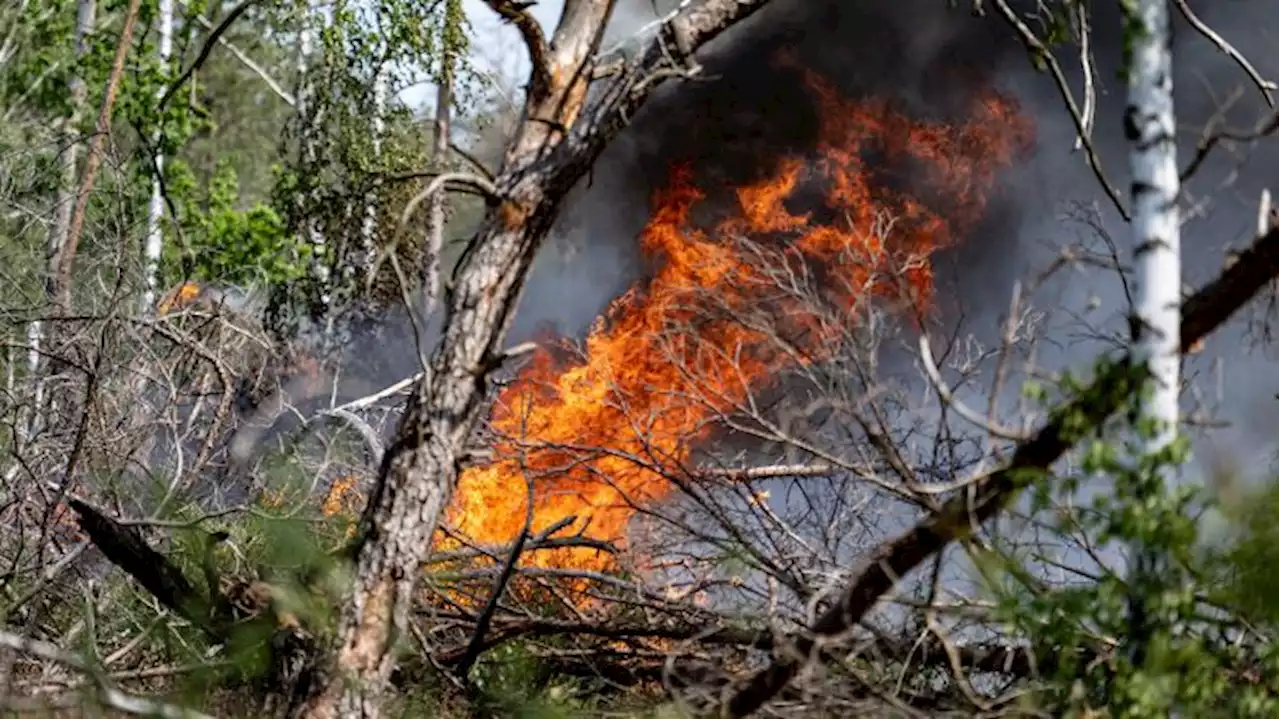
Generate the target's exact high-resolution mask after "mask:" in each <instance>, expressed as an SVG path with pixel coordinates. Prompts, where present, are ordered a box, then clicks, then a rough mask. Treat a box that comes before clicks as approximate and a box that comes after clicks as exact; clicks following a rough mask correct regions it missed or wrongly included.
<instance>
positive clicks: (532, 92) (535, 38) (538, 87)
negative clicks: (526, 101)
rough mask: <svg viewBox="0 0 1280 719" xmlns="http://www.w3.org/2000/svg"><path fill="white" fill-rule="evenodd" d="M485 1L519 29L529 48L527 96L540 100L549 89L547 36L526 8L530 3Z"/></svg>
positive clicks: (549, 64)
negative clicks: (529, 67)
mask: <svg viewBox="0 0 1280 719" xmlns="http://www.w3.org/2000/svg"><path fill="white" fill-rule="evenodd" d="M485 3H486V4H487V5H488V6H489V7H490V8H491V9H492V10H493V11H494V12H495V13H497V14H498V16H499V17H501V18H502V19H503V20H504V21H506V22H509V23H511V24H512V25H514V26H515V28H516V29H517V30H519V31H520V38H521V39H522V40H524V46H525V47H526V48H527V49H528V50H529V65H530V66H531V69H530V71H529V87H528V93H529V97H530V98H531V99H532V100H534V101H535V102H536V101H539V100H541V99H542V98H544V97H545V96H546V94H547V93H548V92H549V91H550V89H551V61H550V58H549V55H550V49H549V48H548V47H547V38H546V37H545V36H544V35H543V34H542V27H541V26H540V25H538V21H537V20H535V19H534V18H533V15H531V14H529V10H528V9H527V8H528V6H529V5H530V4H532V3H521V2H515V0H485Z"/></svg>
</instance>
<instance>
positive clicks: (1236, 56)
mask: <svg viewBox="0 0 1280 719" xmlns="http://www.w3.org/2000/svg"><path fill="white" fill-rule="evenodd" d="M1173 4H1174V6H1176V7H1177V8H1178V12H1180V13H1182V17H1184V18H1186V20H1187V22H1188V23H1190V25H1191V27H1193V28H1195V29H1196V32H1198V33H1200V34H1201V35H1203V36H1204V37H1205V39H1206V40H1208V41H1209V42H1211V43H1213V44H1214V45H1216V46H1217V48H1218V49H1219V50H1221V51H1222V52H1224V53H1226V55H1227V57H1229V58H1231V59H1232V60H1234V61H1235V63H1236V64H1237V65H1239V66H1240V69H1241V70H1244V74H1246V75H1248V76H1249V79H1250V80H1252V81H1253V84H1254V86H1255V87H1257V88H1258V92H1260V93H1262V99H1263V100H1266V102H1267V106H1268V107H1275V106H1276V99H1275V97H1274V96H1273V95H1272V93H1273V92H1275V90H1276V83H1275V82H1274V81H1269V80H1265V79H1263V77H1262V74H1261V73H1259V72H1258V71H1257V70H1256V69H1255V68H1254V67H1253V65H1252V64H1251V63H1250V62H1249V60H1248V58H1246V57H1245V56H1244V55H1243V54H1241V53H1240V51H1239V50H1237V49H1236V48H1235V46H1234V45H1232V44H1231V43H1229V42H1227V41H1226V40H1224V39H1223V38H1222V36H1221V35H1219V34H1218V33H1216V32H1214V30H1213V28H1211V27H1209V26H1208V25H1206V24H1205V22H1204V21H1203V20H1201V19H1200V18H1199V17H1198V16H1197V15H1196V14H1195V12H1193V11H1192V10H1191V6H1190V5H1188V4H1187V0H1173Z"/></svg>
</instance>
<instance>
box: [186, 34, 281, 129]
mask: <svg viewBox="0 0 1280 719" xmlns="http://www.w3.org/2000/svg"><path fill="white" fill-rule="evenodd" d="M196 22H198V23H200V25H202V26H203V27H204V28H205V29H206V30H215V31H216V30H217V28H216V27H214V24H213V23H212V22H209V18H207V17H205V16H204V15H199V14H198V15H196ZM211 37H214V39H215V40H217V42H218V44H219V45H221V46H223V47H225V48H226V49H227V51H228V52H230V53H231V54H232V55H233V56H235V58H236V59H237V60H239V61H240V63H241V64H242V65H244V66H245V67H247V68H249V70H250V71H252V72H253V73H254V74H255V75H257V76H258V77H259V78H261V79H262V81H263V82H264V83H266V85H267V87H268V88H270V89H271V91H272V92H274V93H275V94H276V95H277V96H278V97H279V98H280V99H281V100H284V102H285V104H286V105H288V106H289V107H296V106H297V104H298V101H297V99H296V98H294V96H293V93H291V92H289V91H288V90H286V89H284V87H283V86H282V85H281V84H280V83H278V82H276V79H275V78H273V77H271V75H269V74H268V73H267V70H266V68H264V67H262V66H261V65H259V64H258V63H256V62H254V60H253V58H251V57H249V56H248V55H247V54H246V53H245V51H244V50H241V49H240V48H238V47H236V46H235V45H232V44H231V42H230V41H229V40H227V39H225V38H223V37H222V35H221V34H218V35H217V36H216V37H215V36H212V35H211Z"/></svg>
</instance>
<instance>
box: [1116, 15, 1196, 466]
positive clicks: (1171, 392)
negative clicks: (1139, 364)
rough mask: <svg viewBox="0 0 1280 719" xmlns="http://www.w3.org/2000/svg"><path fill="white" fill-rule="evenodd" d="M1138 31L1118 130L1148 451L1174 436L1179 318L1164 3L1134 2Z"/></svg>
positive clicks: (1175, 188) (1168, 49) (1175, 180)
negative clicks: (1129, 213)
mask: <svg viewBox="0 0 1280 719" xmlns="http://www.w3.org/2000/svg"><path fill="white" fill-rule="evenodd" d="M1135 18H1136V19H1137V20H1139V21H1140V24H1141V28H1142V30H1141V32H1139V33H1136V37H1135V38H1134V39H1133V41H1132V47H1133V57H1132V60H1131V65H1130V68H1129V106H1128V108H1127V110H1126V117H1125V130H1126V134H1127V136H1128V139H1129V141H1130V143H1131V147H1130V153H1129V164H1130V169H1131V171H1132V173H1133V196H1132V202H1133V241H1134V259H1135V266H1136V268H1137V273H1138V291H1137V306H1136V307H1135V314H1136V322H1135V329H1136V337H1135V349H1136V351H1137V353H1138V356H1139V358H1141V360H1142V361H1144V362H1146V363H1147V366H1148V367H1149V368H1150V371H1151V375H1152V377H1153V379H1154V383H1155V387H1154V388H1153V390H1154V391H1153V392H1152V393H1151V394H1150V396H1149V400H1148V401H1147V402H1146V403H1145V404H1144V407H1143V413H1144V415H1145V416H1147V417H1149V418H1152V419H1155V420H1157V421H1158V422H1159V423H1160V424H1161V428H1160V431H1159V432H1158V433H1157V434H1156V436H1155V437H1154V438H1153V439H1152V441H1151V443H1150V446H1149V449H1152V450H1157V449H1159V448H1161V447H1164V446H1166V445H1167V444H1168V443H1169V441H1170V440H1171V439H1172V438H1173V436H1174V434H1175V432H1176V430H1177V421H1178V388H1179V387H1178V367H1179V354H1178V344H1179V336H1178V331H1179V320H1180V318H1181V312H1180V307H1181V303H1182V267H1181V261H1180V257H1179V252H1180V247H1179V241H1180V240H1179V235H1180V231H1179V219H1178V205H1177V202H1178V185H1179V181H1178V164H1177V146H1176V143H1175V135H1174V133H1175V129H1176V126H1175V124H1174V112H1173V53H1172V51H1171V47H1170V34H1169V12H1168V7H1167V6H1166V4H1165V0H1140V1H1139V2H1137V3H1136V7H1135Z"/></svg>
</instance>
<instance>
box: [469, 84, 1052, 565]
mask: <svg viewBox="0 0 1280 719" xmlns="http://www.w3.org/2000/svg"><path fill="white" fill-rule="evenodd" d="M799 71H800V72H803V73H805V82H806V85H807V87H808V89H809V91H810V93H811V96H812V97H813V99H814V102H815V103H816V105H817V107H818V109H819V113H820V121H821V129H820V136H819V137H820V139H819V142H818V146H817V147H815V148H814V151H815V155H814V157H816V159H814V157H810V158H801V157H791V158H785V159H783V160H781V161H780V162H779V163H778V166H777V169H776V172H774V173H773V174H772V175H771V176H770V177H768V178H767V179H766V180H763V181H759V182H755V183H753V184H750V185H749V186H745V187H741V188H738V189H736V191H735V195H736V200H735V202H733V203H732V204H733V205H735V207H734V211H733V212H731V213H729V216H727V217H723V218H722V219H720V220H718V221H716V222H714V223H711V224H710V226H709V227H707V226H705V225H706V224H707V223H701V224H702V225H704V226H699V224H700V223H696V222H695V221H694V219H693V213H694V212H695V211H697V210H700V209H703V207H702V205H703V204H705V203H706V202H707V201H708V200H707V198H706V195H705V193H704V192H703V191H701V190H700V189H699V188H697V187H695V186H694V184H693V181H692V178H691V173H690V172H689V170H688V168H685V167H677V168H675V169H674V170H673V171H672V173H671V181H670V185H669V187H667V188H666V189H664V190H663V191H661V192H659V193H657V194H656V196H655V197H654V199H653V208H652V214H651V219H650V221H649V222H648V224H647V226H646V227H645V228H644V230H643V233H642V235H641V238H640V242H641V246H642V249H643V252H644V253H645V254H646V255H647V256H649V257H651V258H652V259H654V260H655V261H656V263H657V268H656V270H655V272H654V274H653V276H652V277H651V279H650V280H649V281H648V282H647V283H646V284H645V285H644V286H639V287H635V288H633V289H632V290H631V291H630V292H629V293H627V294H626V295H624V296H622V297H620V298H618V299H617V300H615V301H614V302H613V304H612V305H611V306H610V308H609V309H608V311H607V312H606V314H605V315H604V316H603V317H601V318H600V319H599V320H598V321H597V323H596V324H595V326H594V327H593V328H592V330H591V332H590V334H589V336H588V337H587V338H586V340H585V343H584V347H583V350H582V353H581V355H580V356H579V357H577V358H576V359H572V360H566V359H564V358H563V357H561V356H559V355H560V354H563V353H558V352H557V351H556V350H555V348H554V347H552V348H547V347H544V348H543V349H542V350H540V351H539V352H538V354H537V355H536V356H535V358H534V360H533V362H531V364H530V365H529V366H528V367H526V368H524V370H523V371H522V372H521V373H520V374H519V376H518V377H517V378H516V379H515V381H514V382H512V383H511V384H509V385H508V386H506V387H505V388H504V389H503V391H502V392H501V395H500V398H499V402H498V405H497V408H496V409H495V411H494V414H493V416H492V417H491V426H492V427H493V428H494V429H495V430H497V431H498V432H499V434H501V435H502V436H503V437H504V439H503V440H502V441H503V444H502V446H500V447H499V450H500V455H499V456H500V458H499V459H498V460H497V461H495V462H494V463H492V464H490V465H487V466H483V467H477V468H473V469H470V470H468V471H467V472H465V473H464V475H463V476H462V478H461V479H460V482H459V486H458V490H457V493H456V496H455V499H454V504H453V506H452V508H451V511H450V516H449V519H450V522H451V524H452V525H453V527H454V528H456V530H457V531H459V532H461V533H462V534H464V535H466V536H467V537H469V538H470V539H471V540H472V541H475V542H478V543H481V544H503V543H507V542H509V541H511V540H512V539H513V538H514V537H515V536H517V535H518V534H519V533H520V532H521V531H522V529H523V527H524V524H525V517H526V509H527V505H526V496H527V495H526V489H525V488H526V482H525V477H526V476H531V477H533V478H534V487H535V500H534V508H533V521H532V531H533V532H534V533H537V532H538V531H540V530H543V529H545V528H547V527H549V526H552V525H554V524H556V523H557V522H560V521H562V520H563V519H564V518H566V517H569V516H574V517H576V518H577V520H576V521H575V523H574V524H573V525H572V527H571V528H568V529H565V530H563V532H562V534H563V533H570V534H571V533H574V532H578V531H581V532H582V534H583V536H585V537H589V538H593V539H599V540H606V541H613V542H615V543H619V544H621V543H622V542H623V539H624V530H625V529H626V526H627V523H628V521H629V520H630V519H631V518H632V516H633V515H634V514H635V512H636V507H637V506H640V505H644V504H645V503H648V502H652V501H654V500H657V499H661V498H662V497H664V496H665V495H667V494H668V493H669V492H670V491H671V487H672V485H671V483H670V482H669V481H668V479H667V478H665V477H664V476H663V475H664V473H668V472H669V473H681V472H683V471H687V470H688V469H689V468H688V467H686V466H685V465H686V463H687V461H688V460H689V459H690V456H691V451H692V448H693V447H694V446H695V445H696V443H697V442H698V441H699V440H702V439H705V438H706V436H707V433H708V428H709V427H710V426H711V425H712V423H713V421H714V419H715V418H716V417H717V416H719V415H720V413H723V412H730V411H732V407H733V406H734V404H735V403H738V402H741V401H742V400H743V399H744V398H745V397H746V396H747V394H748V393H749V392H751V391H752V390H754V389H759V388H762V387H763V386H765V385H767V384H768V383H769V381H770V379H771V377H772V376H773V375H775V374H776V372H777V371H778V370H780V369H782V368H784V367H785V366H788V365H793V364H794V363H796V362H820V361H822V360H823V359H824V357H823V352H824V347H825V345H824V343H823V342H822V339H823V335H824V333H830V332H831V331H833V328H832V327H830V326H828V324H829V323H825V322H824V321H823V320H820V319H818V318H817V317H816V316H814V315H812V313H809V314H806V313H805V312H804V311H802V309H801V308H797V307H790V306H788V305H789V302H791V300H788V299H787V297H785V296H782V297H781V298H780V299H779V298H778V295H779V293H777V292H773V293H770V292H769V287H770V283H771V282H774V281H775V280H774V279H771V278H770V277H769V276H767V275H768V274H769V271H770V268H769V267H766V266H765V265H766V264H767V263H762V262H761V261H760V258H759V257H752V256H750V254H751V253H750V252H749V251H747V250H746V249H745V248H747V247H748V246H749V244H747V243H744V242H743V241H742V238H760V242H761V243H762V244H763V243H772V244H770V245H769V246H770V247H777V248H778V249H777V250H776V252H775V256H777V257H782V258H784V259H785V261H786V262H788V263H790V262H793V261H794V262H797V263H804V264H805V266H812V267H819V268H821V270H820V275H821V282H822V285H823V287H824V292H825V294H827V295H828V300H829V301H831V302H833V303H835V306H837V307H841V306H843V307H848V306H851V305H852V303H854V302H855V301H857V300H859V299H861V298H867V297H875V296H879V295H886V294H891V293H893V294H896V293H898V292H900V291H901V289H902V286H903V285H904V284H905V285H906V286H907V287H908V288H909V292H910V295H911V296H912V301H913V302H915V303H917V304H918V306H921V307H923V306H927V305H928V303H929V302H930V301H931V295H932V279H933V275H932V270H931V266H930V264H929V259H928V258H929V255H930V254H931V253H932V252H934V251H936V250H938V249H941V248H945V247H947V246H950V245H952V244H953V243H955V242H957V241H958V240H959V239H961V238H962V237H963V235H964V234H965V233H966V232H967V231H969V230H970V229H971V228H972V227H973V226H974V225H975V223H976V222H977V221H978V220H979V219H981V217H982V213H983V211H984V208H985V206H986V201H987V196H988V194H989V192H990V191H991V189H992V186H993V184H994V181H995V177H996V174H997V172H998V171H999V170H1001V169H1002V168H1004V167H1007V166H1008V165H1010V164H1011V163H1012V162H1013V160H1014V159H1015V157H1016V155H1017V154H1018V153H1019V151H1021V150H1023V149H1025V148H1026V147H1027V145H1028V143H1029V141H1030V139H1031V136H1032V128H1031V126H1030V123H1029V121H1028V120H1027V119H1026V118H1025V117H1023V116H1021V115H1020V114H1019V112H1018V108H1017V106H1016V105H1015V103H1014V102H1013V101H1012V100H1010V99H1008V98H1006V97H1004V96H1002V95H1000V94H999V93H997V92H995V91H991V90H988V91H985V92H982V93H979V94H978V96H977V97H976V98H975V100H974V101H973V103H972V109H971V113H970V117H969V119H968V120H967V121H965V122H963V123H959V124H956V125H945V124H941V123H931V122H919V121H914V120H912V119H909V118H907V117H904V116H903V115H901V114H898V113H896V112H895V111H894V110H893V109H892V108H891V107H889V106H888V105H887V104H885V103H881V102H878V101H865V100H857V101H855V100H850V99H846V98H843V97H841V96H839V94H838V93H837V92H836V91H835V90H834V89H833V88H832V87H831V86H830V85H829V84H828V83H826V82H825V81H824V80H823V79H821V78H818V77H815V76H813V75H812V74H811V73H807V72H805V71H804V70H799ZM885 167H891V168H896V169H895V170H893V171H892V172H891V173H890V174H889V175H886V172H885V170H884V169H883V168H885ZM892 173H910V174H911V177H913V178H916V179H913V180H912V181H911V183H910V184H911V186H912V187H917V188H919V187H923V188H927V191H926V192H924V193H917V194H925V195H928V196H929V197H928V198H925V197H915V196H909V195H908V194H906V193H905V192H903V191H902V190H900V189H895V188H894V187H892V186H893V185H895V184H898V185H901V184H902V183H901V182H895V181H894V177H895V175H894V174H892ZM818 192H820V193H821V200H820V201H819V202H817V203H814V202H808V203H807V205H806V206H812V209H810V210H809V211H808V212H796V211H793V210H792V209H789V206H792V207H794V206H795V205H796V204H797V202H796V198H797V196H798V195H800V194H805V195H809V194H814V193H818ZM885 218H893V220H892V222H885ZM883 278H898V281H896V282H894V281H886V280H885V279H883ZM766 297H770V299H768V300H765V299H764V298H766ZM763 301H767V302H769V303H770V305H769V307H770V310H771V311H773V310H776V320H775V321H776V322H777V323H778V325H779V327H782V328H783V331H785V332H786V333H787V337H788V341H789V342H791V343H792V344H793V345H794V346H796V347H798V348H799V350H800V351H801V352H803V353H804V354H803V355H802V356H801V357H800V358H798V357H797V356H796V354H795V353H789V352H785V351H780V350H779V344H778V343H777V342H776V341H772V338H773V337H774V336H776V335H772V334H771V332H777V331H778V330H777V328H761V327H759V326H758V325H752V326H747V325H746V324H743V323H740V322H736V321H734V318H735V310H736V309H748V308H755V307H758V306H759V303H761V302H763ZM840 303H844V304H840ZM611 561H612V560H611V557H609V556H608V555H605V554H603V553H600V552H598V551H596V550H594V549H584V548H563V549H557V550H552V551H543V552H533V553H529V554H527V555H526V556H525V557H524V559H523V563H524V564H527V565H536V566H552V567H561V568H565V567H572V568H578V569H593V570H598V569H603V568H607V567H608V566H610V563H611Z"/></svg>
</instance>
